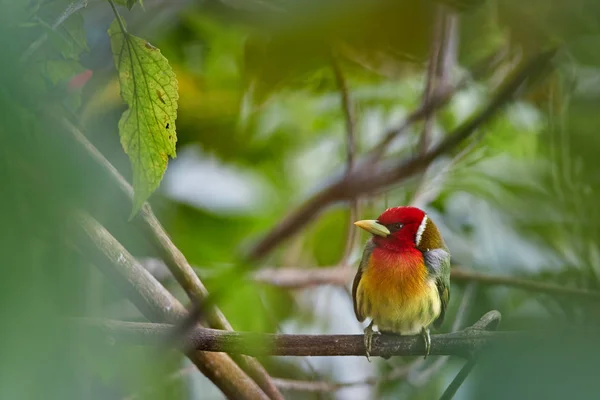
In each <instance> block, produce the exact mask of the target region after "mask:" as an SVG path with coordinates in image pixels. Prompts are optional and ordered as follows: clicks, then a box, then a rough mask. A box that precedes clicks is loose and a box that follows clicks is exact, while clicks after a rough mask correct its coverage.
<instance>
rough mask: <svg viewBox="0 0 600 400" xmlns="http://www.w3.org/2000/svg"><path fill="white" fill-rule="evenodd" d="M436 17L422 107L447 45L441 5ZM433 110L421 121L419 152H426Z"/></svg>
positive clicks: (433, 87) (432, 88) (430, 95)
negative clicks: (421, 130)
mask: <svg viewBox="0 0 600 400" xmlns="http://www.w3.org/2000/svg"><path fill="white" fill-rule="evenodd" d="M436 9H437V10H436V17H435V21H434V24H433V35H432V37H433V40H432V42H431V49H430V54H429V63H428V65H427V76H426V79H425V90H424V91H423V101H422V107H423V108H426V109H429V108H430V107H429V102H430V101H431V99H432V98H433V96H434V94H435V93H436V91H437V88H438V85H437V80H438V71H439V64H440V60H441V57H442V53H445V51H446V49H445V47H447V46H445V45H447V43H448V42H447V41H445V40H444V34H445V33H446V32H445V29H444V22H445V19H446V18H445V10H444V6H443V5H438V6H437V7H436ZM434 115H435V111H434V110H430V111H429V112H428V113H427V114H426V115H425V121H424V123H423V132H422V133H421V138H420V140H419V153H420V154H425V153H426V152H427V148H428V147H429V142H430V139H431V130H432V126H433V122H434V118H433V117H434Z"/></svg>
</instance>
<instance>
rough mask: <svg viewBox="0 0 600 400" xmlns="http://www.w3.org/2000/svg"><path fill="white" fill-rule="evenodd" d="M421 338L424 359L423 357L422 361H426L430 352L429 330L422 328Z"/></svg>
mask: <svg viewBox="0 0 600 400" xmlns="http://www.w3.org/2000/svg"><path fill="white" fill-rule="evenodd" d="M421 336H422V337H423V341H424V342H425V357H423V359H426V358H427V356H428V355H429V351H430V350H431V336H430V335H429V329H427V328H425V327H423V328H422V329H421Z"/></svg>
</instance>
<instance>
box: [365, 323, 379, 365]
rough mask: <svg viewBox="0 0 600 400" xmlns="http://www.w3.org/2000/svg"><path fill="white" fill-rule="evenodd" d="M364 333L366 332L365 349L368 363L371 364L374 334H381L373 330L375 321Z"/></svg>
mask: <svg viewBox="0 0 600 400" xmlns="http://www.w3.org/2000/svg"><path fill="white" fill-rule="evenodd" d="M364 332H365V349H366V355H367V361H369V362H371V359H370V358H369V357H370V356H371V344H372V343H373V334H375V333H377V334H379V332H376V331H374V330H373V321H371V323H370V324H369V326H367V327H366V328H365V331H364Z"/></svg>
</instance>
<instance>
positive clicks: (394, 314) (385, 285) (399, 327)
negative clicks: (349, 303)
mask: <svg viewBox="0 0 600 400" xmlns="http://www.w3.org/2000/svg"><path fill="white" fill-rule="evenodd" d="M354 224H355V225H356V226H358V227H360V228H362V229H364V230H366V231H367V232H370V233H372V234H373V237H372V238H371V239H369V241H368V242H367V245H366V247H365V250H364V253H363V256H362V260H361V262H360V266H359V267H358V271H357V273H356V277H355V278H354V283H353V285H352V298H353V300H354V313H355V314H356V318H357V319H358V320H359V321H360V322H362V321H364V320H365V318H367V317H369V318H371V323H370V324H369V326H367V327H366V328H365V348H366V353H367V354H366V355H367V359H369V356H370V351H371V342H372V338H373V333H374V331H373V325H376V326H377V327H378V328H379V331H380V332H392V333H399V334H401V335H416V334H419V333H420V334H421V335H422V336H423V340H424V341H425V349H426V354H425V357H427V355H428V354H429V351H430V349H431V337H430V336H429V326H430V325H431V324H432V323H433V324H434V326H435V327H436V328H438V327H439V326H440V325H441V324H442V322H443V321H444V314H445V312H446V308H447V306H448V301H449V300H450V252H449V251H448V248H447V247H446V244H445V243H444V239H442V236H441V235H440V231H439V230H438V228H437V226H435V224H434V223H433V221H432V220H431V219H429V217H428V216H427V214H425V212H424V211H422V210H420V209H418V208H415V207H394V208H388V209H387V210H385V212H384V213H383V214H381V215H380V216H379V218H377V220H363V221H357V222H355V223H354Z"/></svg>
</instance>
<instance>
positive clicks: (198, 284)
mask: <svg viewBox="0 0 600 400" xmlns="http://www.w3.org/2000/svg"><path fill="white" fill-rule="evenodd" d="M61 122H62V124H63V126H64V127H65V128H66V129H67V130H68V131H69V132H70V133H71V135H72V136H73V138H74V139H75V141H76V142H77V143H79V144H80V145H81V146H82V147H83V149H84V150H85V151H86V152H87V153H88V154H89V155H90V156H91V158H92V159H93V160H95V161H96V162H97V163H98V165H100V166H101V167H102V168H103V169H104V171H105V172H106V173H107V174H108V175H109V176H110V178H111V179H112V180H113V182H114V183H115V184H116V185H117V186H118V187H119V189H120V190H121V191H122V192H123V193H124V194H125V196H126V197H127V198H128V199H129V201H133V188H132V187H131V185H130V184H129V183H128V182H127V181H126V180H125V178H123V176H122V175H121V174H120V173H119V171H117V169H116V168H115V167H114V166H113V165H112V164H111V163H110V162H109V161H108V160H107V159H106V158H105V157H104V155H102V153H100V151H98V149H97V148H96V147H94V145H93V144H92V143H90V141H89V140H87V138H86V137H85V136H84V135H83V133H82V132H81V131H80V130H79V129H77V127H75V126H74V125H73V124H72V123H71V122H70V121H69V120H68V119H66V118H63V119H62V120H61ZM134 222H135V223H137V224H138V226H139V227H140V229H141V230H142V231H143V232H144V234H145V235H146V237H147V238H148V239H149V240H150V242H151V243H153V244H154V245H155V246H156V249H157V250H158V251H159V253H160V255H161V257H162V259H163V260H164V261H165V263H166V265H167V267H168V268H169V270H170V271H171V273H172V274H173V276H174V277H175V279H176V280H177V282H178V283H179V284H180V285H181V287H182V288H183V289H184V290H185V292H186V293H187V295H188V297H189V298H190V299H191V300H192V302H193V303H194V304H195V305H197V304H198V303H199V302H202V301H203V300H205V299H206V298H207V297H208V290H207V289H206V287H205V286H204V284H203V283H202V281H201V280H200V278H199V277H198V275H197V274H196V272H195V271H194V269H193V268H192V266H191V265H190V264H189V262H188V261H187V259H186V257H185V256H184V255H183V253H182V252H181V251H180V250H179V248H177V246H175V244H174V243H173V241H172V240H171V238H170V237H169V235H168V234H167V232H166V231H165V229H164V228H163V226H162V225H161V223H160V221H159V220H158V219H157V218H156V216H155V215H154V212H153V211H152V208H151V207H150V205H149V204H148V203H144V205H143V206H142V208H141V210H140V212H139V214H138V215H137V216H136V217H135V219H134ZM194 309H195V310H199V309H200V307H195V308H194ZM202 309H203V310H204V308H202ZM204 311H206V312H207V316H206V317H207V320H208V322H209V324H210V326H211V327H213V328H217V329H224V330H233V328H232V326H231V324H230V323H229V321H227V319H226V318H225V316H224V315H223V313H222V312H221V311H220V310H219V309H218V308H216V307H214V306H212V307H208V309H207V310H204ZM188 319H189V320H190V321H191V322H190V324H191V325H193V323H194V322H195V321H197V320H198V318H197V316H195V315H193V316H189V317H188ZM238 361H239V362H240V364H241V365H242V366H243V367H244V368H245V369H246V370H247V372H248V373H249V374H250V375H251V376H252V378H253V379H255V380H256V381H257V383H258V384H259V385H260V386H261V388H262V389H263V390H264V391H265V392H266V393H267V394H268V395H269V397H270V398H271V399H272V400H280V399H283V396H282V395H281V393H280V392H279V391H278V390H277V388H276V387H275V385H274V384H273V382H272V381H271V377H270V376H269V374H268V373H267V371H266V370H265V369H264V367H263V366H262V365H260V363H259V362H258V361H256V360H254V359H250V358H244V359H241V360H238Z"/></svg>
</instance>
